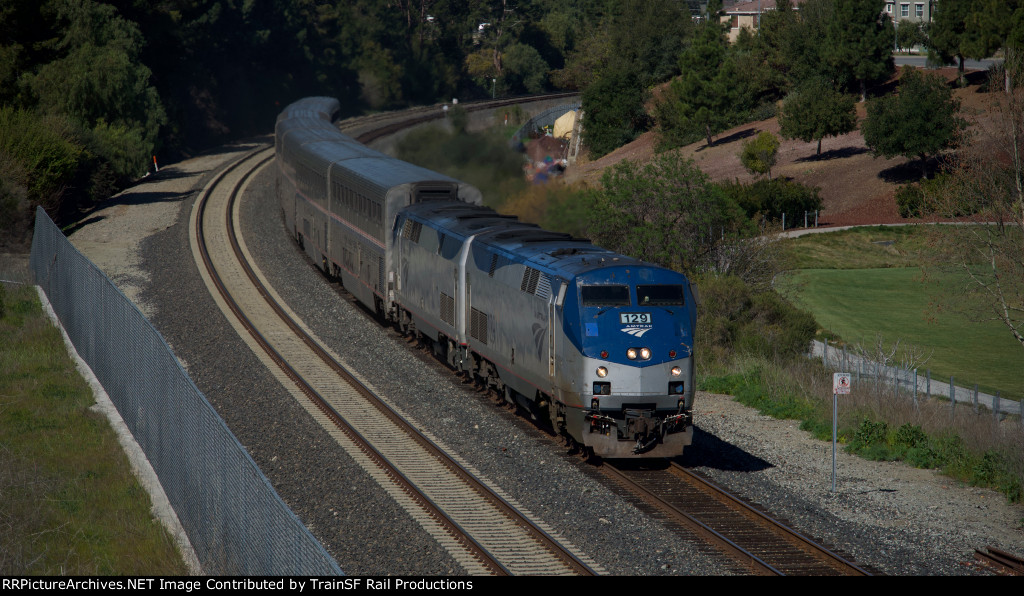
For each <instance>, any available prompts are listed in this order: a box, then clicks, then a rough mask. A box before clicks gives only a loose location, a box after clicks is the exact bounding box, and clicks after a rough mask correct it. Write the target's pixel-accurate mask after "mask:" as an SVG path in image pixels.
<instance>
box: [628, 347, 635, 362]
mask: <svg viewBox="0 0 1024 596" xmlns="http://www.w3.org/2000/svg"><path fill="white" fill-rule="evenodd" d="M626 358H629V359H630V360H636V348H630V349H628V350H626Z"/></svg>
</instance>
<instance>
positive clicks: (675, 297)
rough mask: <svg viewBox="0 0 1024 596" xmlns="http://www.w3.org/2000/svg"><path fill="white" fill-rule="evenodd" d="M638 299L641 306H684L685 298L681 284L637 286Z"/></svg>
mask: <svg viewBox="0 0 1024 596" xmlns="http://www.w3.org/2000/svg"><path fill="white" fill-rule="evenodd" d="M636 299H637V301H638V302H639V303H640V306H682V305H683V302H684V300H685V298H684V297H683V286H681V285H658V286H637V287H636Z"/></svg>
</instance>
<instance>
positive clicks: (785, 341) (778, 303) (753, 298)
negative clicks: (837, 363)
mask: <svg viewBox="0 0 1024 596" xmlns="http://www.w3.org/2000/svg"><path fill="white" fill-rule="evenodd" d="M697 285H698V287H700V291H701V308H700V309H698V313H699V318H698V321H697V332H698V334H699V338H698V341H699V342H700V343H701V344H702V345H704V346H707V347H709V348H711V350H712V354H718V355H722V354H727V353H730V352H737V353H740V354H749V355H755V356H761V357H764V358H766V359H768V360H775V359H782V360H787V359H791V358H794V357H802V356H803V355H804V354H806V353H807V348H808V346H809V344H810V341H811V339H812V338H813V337H814V332H815V330H816V329H817V323H816V322H815V320H814V317H813V316H811V315H810V314H809V313H807V312H805V311H802V310H800V309H798V308H796V307H794V306H792V305H791V304H789V303H788V302H786V301H785V300H783V299H782V298H780V297H779V295H778V294H776V293H775V292H774V290H767V291H761V292H758V291H755V290H754V289H753V288H751V287H750V286H749V285H748V284H746V283H744V282H743V281H742V280H740V279H739V278H737V277H733V276H702V277H701V278H700V279H699V280H698V281H697ZM712 357H715V356H714V355H712Z"/></svg>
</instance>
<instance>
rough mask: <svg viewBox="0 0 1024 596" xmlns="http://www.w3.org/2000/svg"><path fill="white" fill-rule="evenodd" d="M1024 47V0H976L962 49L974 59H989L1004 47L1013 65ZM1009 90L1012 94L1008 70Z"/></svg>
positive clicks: (967, 20) (971, 10) (973, 3)
mask: <svg viewBox="0 0 1024 596" xmlns="http://www.w3.org/2000/svg"><path fill="white" fill-rule="evenodd" d="M1022 45H1024V0H974V2H972V3H971V8H970V13H969V14H968V15H967V18H966V28H965V31H964V39H963V41H962V47H963V48H964V53H965V54H966V55H967V56H969V57H971V58H978V59H982V58H988V57H989V56H991V55H992V54H993V53H995V51H996V50H998V49H1000V48H1002V49H1003V52H1004V54H1005V56H1006V60H1008V61H1010V62H1013V61H1015V60H1016V56H1015V54H1017V53H1018V52H1019V51H1020V49H1021V46H1022ZM1005 72H1006V91H1007V93H1009V92H1010V91H1011V87H1012V86H1013V85H1012V82H1011V81H1010V70H1009V69H1006V71H1005Z"/></svg>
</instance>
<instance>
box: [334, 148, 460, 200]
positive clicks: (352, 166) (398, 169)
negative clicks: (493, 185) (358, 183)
mask: <svg viewBox="0 0 1024 596" xmlns="http://www.w3.org/2000/svg"><path fill="white" fill-rule="evenodd" d="M337 167H340V168H341V169H342V170H344V171H345V172H347V175H349V176H351V177H354V178H358V179H360V180H362V181H363V182H364V183H365V184H367V185H368V186H370V187H372V188H374V189H375V190H376V191H378V192H379V193H382V194H383V193H384V192H385V191H387V189H389V188H392V187H395V186H400V185H402V184H409V183H413V182H449V183H453V184H462V182H460V181H459V180H456V179H455V178H451V177H449V176H445V175H444V174H438V173H437V172H433V171H431V170H428V169H426V168H421V167H420V166H415V165H413V164H411V163H407V162H404V161H400V160H397V159H394V158H392V157H388V156H386V155H384V154H380V155H379V156H368V157H357V158H353V159H347V160H344V161H341V162H338V164H337Z"/></svg>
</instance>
